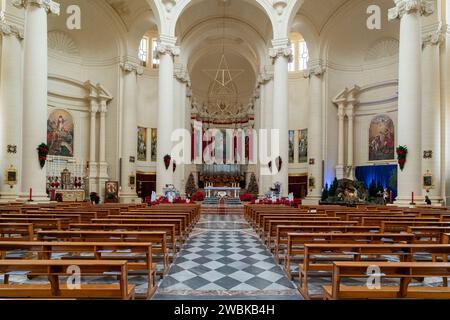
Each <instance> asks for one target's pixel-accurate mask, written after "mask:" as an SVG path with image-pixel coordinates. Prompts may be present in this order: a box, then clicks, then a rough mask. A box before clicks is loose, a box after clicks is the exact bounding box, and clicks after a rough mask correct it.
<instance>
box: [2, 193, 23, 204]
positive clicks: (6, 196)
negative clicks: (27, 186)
mask: <svg viewBox="0 0 450 320" xmlns="http://www.w3.org/2000/svg"><path fill="white" fill-rule="evenodd" d="M18 197H19V195H18V194H17V193H6V192H5V193H0V201H6V202H13V201H16V199H17V198H18Z"/></svg>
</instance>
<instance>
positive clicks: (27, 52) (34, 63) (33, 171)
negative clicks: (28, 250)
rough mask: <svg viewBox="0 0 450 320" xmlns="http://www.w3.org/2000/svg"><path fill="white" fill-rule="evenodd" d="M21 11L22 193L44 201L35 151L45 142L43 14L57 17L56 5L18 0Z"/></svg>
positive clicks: (45, 0)
mask: <svg viewBox="0 0 450 320" xmlns="http://www.w3.org/2000/svg"><path fill="white" fill-rule="evenodd" d="M15 5H16V6H17V7H20V8H22V7H23V8H25V41H24V59H23V71H24V75H23V143H22V146H23V148H22V158H23V162H22V194H21V196H22V197H23V198H25V199H26V198H28V193H29V189H30V188H32V189H33V200H35V201H47V200H48V196H47V193H46V171H45V169H43V168H41V167H40V164H39V161H38V154H37V151H36V148H37V147H38V146H39V145H40V144H41V143H46V142H47V87H48V85H47V77H48V70H47V59H48V53H47V14H48V13H53V14H59V4H58V3H56V2H53V1H51V0H27V1H25V0H22V1H17V2H16V3H15Z"/></svg>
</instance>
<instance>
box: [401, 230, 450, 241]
mask: <svg viewBox="0 0 450 320" xmlns="http://www.w3.org/2000/svg"><path fill="white" fill-rule="evenodd" d="M407 232H409V233H413V234H414V235H415V242H420V243H441V242H442V235H443V234H444V233H447V232H450V227H408V231H407Z"/></svg>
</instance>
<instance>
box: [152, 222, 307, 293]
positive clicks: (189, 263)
mask: <svg viewBox="0 0 450 320" xmlns="http://www.w3.org/2000/svg"><path fill="white" fill-rule="evenodd" d="M177 298H178V299H196V298H197V299H224V298H226V299H230V298H231V299H233V298H235V299H301V296H300V295H299V293H298V291H297V290H296V289H295V287H294V285H293V283H291V282H290V281H289V280H288V279H287V277H286V276H285V274H284V272H283V270H282V268H281V267H280V266H278V265H277V264H276V263H275V260H274V258H273V256H272V254H271V253H270V252H269V251H268V250H267V249H266V247H265V246H264V245H263V244H262V243H261V241H260V240H259V238H258V236H257V235H256V233H255V232H254V231H253V230H252V229H251V228H250V226H249V225H248V224H247V223H246V221H245V220H244V219H243V216H242V214H241V215H236V214H235V215H202V218H201V219H200V221H199V222H198V223H197V225H196V227H195V229H194V230H193V232H192V234H191V237H190V239H189V240H188V241H187V242H186V244H185V245H184V246H183V248H182V249H181V251H180V252H179V255H178V257H177V259H176V260H175V263H174V264H173V265H172V266H171V268H170V271H169V273H168V275H167V276H166V277H165V278H164V280H163V281H162V282H161V283H160V285H159V289H158V291H157V293H156V294H155V296H154V299H177Z"/></svg>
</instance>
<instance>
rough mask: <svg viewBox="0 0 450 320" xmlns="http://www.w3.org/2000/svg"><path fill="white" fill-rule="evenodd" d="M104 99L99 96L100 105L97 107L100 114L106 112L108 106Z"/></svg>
mask: <svg viewBox="0 0 450 320" xmlns="http://www.w3.org/2000/svg"><path fill="white" fill-rule="evenodd" d="M106 102H107V101H106V99H103V98H100V106H99V108H98V112H100V115H102V116H103V115H105V114H106V113H107V112H108V107H107V104H106Z"/></svg>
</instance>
